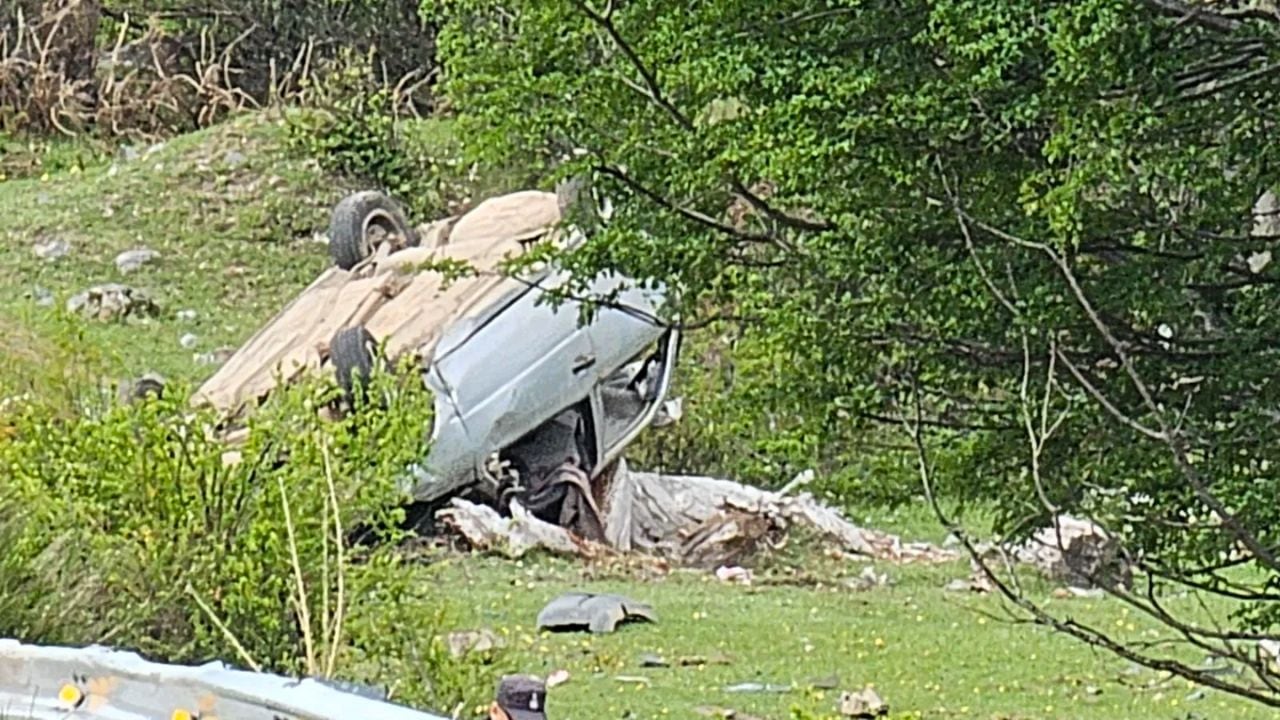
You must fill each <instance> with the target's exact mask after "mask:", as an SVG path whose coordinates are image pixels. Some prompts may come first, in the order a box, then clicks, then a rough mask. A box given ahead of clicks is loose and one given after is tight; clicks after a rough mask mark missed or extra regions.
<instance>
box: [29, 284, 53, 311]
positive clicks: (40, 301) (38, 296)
mask: <svg viewBox="0 0 1280 720" xmlns="http://www.w3.org/2000/svg"><path fill="white" fill-rule="evenodd" d="M29 295H30V297H31V298H32V299H34V300H35V301H36V306H37V307H51V306H52V305H53V302H54V301H53V291H51V290H50V289H49V288H46V287H42V286H40V285H36V286H35V287H33V288H31V292H30V293H29Z"/></svg>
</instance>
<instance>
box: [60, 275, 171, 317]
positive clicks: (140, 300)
mask: <svg viewBox="0 0 1280 720" xmlns="http://www.w3.org/2000/svg"><path fill="white" fill-rule="evenodd" d="M159 310H160V308H159V307H158V306H157V305H156V304H155V302H153V301H152V300H151V298H150V297H149V296H148V295H147V294H146V293H145V292H143V291H141V290H138V289H136V288H132V287H129V286H128V285H121V284H119V283H106V284H104V285H95V286H93V287H91V288H89V289H88V290H85V291H84V292H82V293H79V294H77V295H75V296H73V297H72V298H71V299H69V300H67V311H68V312H71V313H77V314H80V315H84V316H85V317H88V318H92V319H95V320H116V319H122V318H127V317H144V316H149V315H155V314H156V313H158V312H159Z"/></svg>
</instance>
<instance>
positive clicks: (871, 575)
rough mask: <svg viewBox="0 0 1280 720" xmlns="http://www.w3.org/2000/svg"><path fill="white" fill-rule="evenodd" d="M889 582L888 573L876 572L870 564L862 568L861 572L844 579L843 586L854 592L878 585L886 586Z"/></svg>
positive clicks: (871, 588)
mask: <svg viewBox="0 0 1280 720" xmlns="http://www.w3.org/2000/svg"><path fill="white" fill-rule="evenodd" d="M889 584H890V580H889V575H888V574H887V573H877V572H876V569H875V568H873V567H871V566H870V565H868V566H867V567H864V568H862V572H861V573H859V574H858V576H857V577H853V578H848V579H847V580H845V581H844V586H845V587H847V588H849V589H850V590H853V591H855V592H866V591H867V590H874V589H875V588H878V587H886V586H888V585H889Z"/></svg>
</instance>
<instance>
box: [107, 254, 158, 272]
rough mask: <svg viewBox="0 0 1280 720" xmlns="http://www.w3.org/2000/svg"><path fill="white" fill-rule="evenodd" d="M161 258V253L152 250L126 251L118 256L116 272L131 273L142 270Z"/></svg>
mask: <svg viewBox="0 0 1280 720" xmlns="http://www.w3.org/2000/svg"><path fill="white" fill-rule="evenodd" d="M158 257H160V253H158V252H156V251H155V250H152V249H150V248H137V249H135V250H126V251H124V252H122V253H120V254H119V255H116V270H119V271H120V272H122V273H131V272H134V271H137V270H140V269H142V266H143V265H146V264H147V263H149V262H151V261H153V260H155V259H156V258H158Z"/></svg>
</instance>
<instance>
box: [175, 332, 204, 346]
mask: <svg viewBox="0 0 1280 720" xmlns="http://www.w3.org/2000/svg"><path fill="white" fill-rule="evenodd" d="M198 342H200V338H199V337H197V336H196V335H195V334H194V333H183V334H182V337H180V338H178V344H179V345H181V346H182V348H183V349H184V350H190V349H191V348H193V347H195V346H196V343H198Z"/></svg>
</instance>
